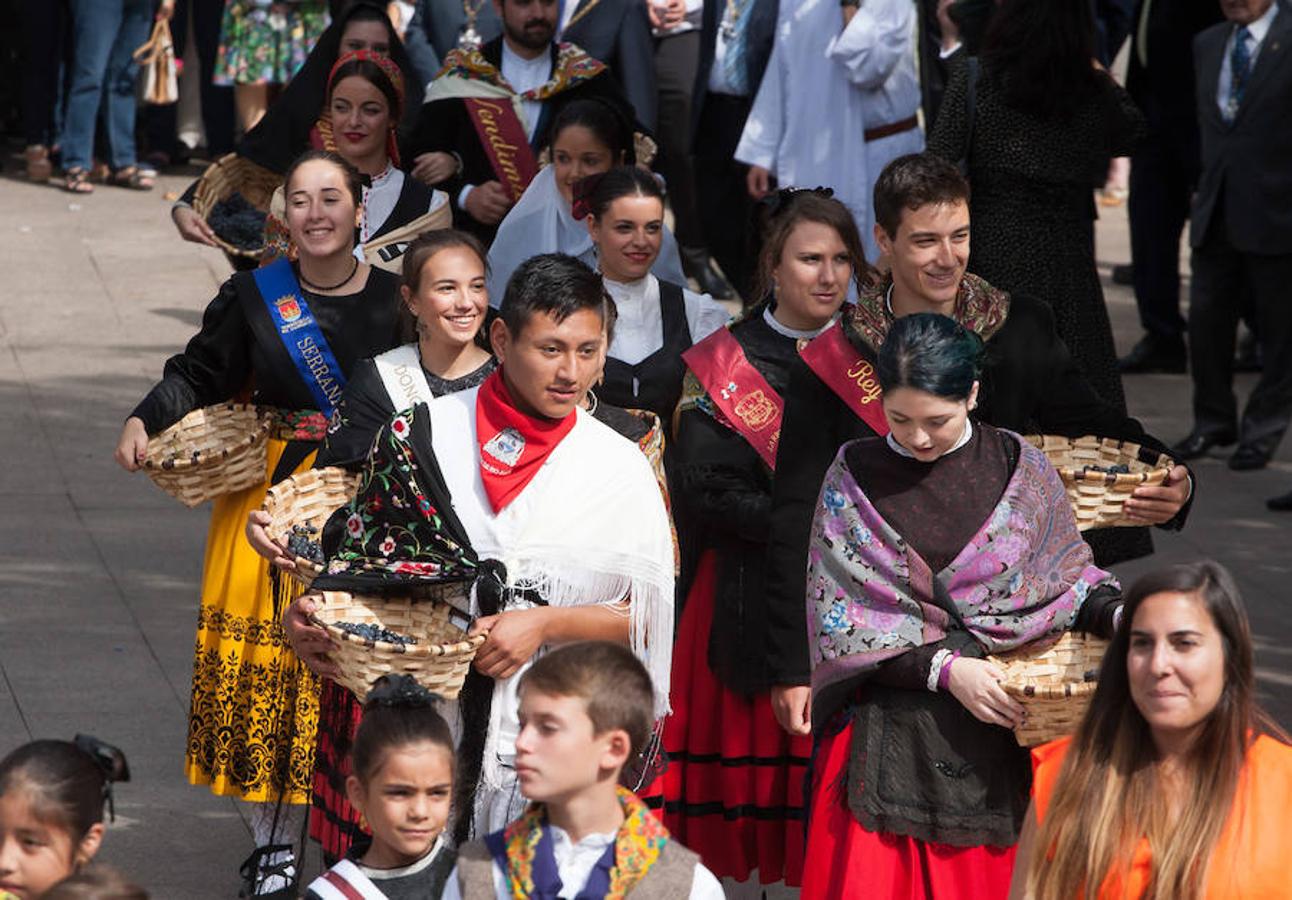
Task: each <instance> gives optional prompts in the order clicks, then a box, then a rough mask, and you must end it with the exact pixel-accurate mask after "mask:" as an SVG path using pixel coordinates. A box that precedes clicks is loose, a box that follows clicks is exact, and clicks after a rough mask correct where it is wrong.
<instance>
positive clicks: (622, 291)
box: [602, 275, 731, 366]
mask: <svg viewBox="0 0 1292 900" xmlns="http://www.w3.org/2000/svg"><path fill="white" fill-rule="evenodd" d="M602 280H603V281H604V282H605V285H606V290H607V291H608V292H609V293H610V297H611V299H613V300H614V301H615V307H616V309H617V310H618V312H619V318H618V320H617V321H616V322H615V339H614V341H612V342H611V344H610V356H611V357H613V358H614V359H617V360H620V361H621V362H625V363H627V364H628V365H630V366H635V365H637V363H639V362H641V361H642V360H643V359H645V358H646V357H648V356H650V355H651V354H652V353H654V352H655V351H656V350H658V349H659V348H660V347H663V346H664V317H663V311H662V310H661V309H660V303H659V279H658V278H656V277H655V276H654V275H647V276H646V277H645V278H641V279H639V280H637V281H628V282H620V281H611V280H610V279H609V278H604V279H602ZM682 299H683V301H684V302H685V304H686V324H687V327H688V328H690V330H691V343H693V344H696V343H699V342H700V341H702V340H703V339H704V338H706V337H708V336H709V335H710V334H712V333H713V332H715V331H717V330H718V329H719V328H721V327H722V326H724V325H726V324H727V321H728V320H729V319H730V318H731V314H730V313H728V312H727V310H726V308H725V307H724V306H722V304H720V303H718V301H716V300H714V299H713V298H712V297H710V296H709V295H708V294H697V293H695V292H694V291H691V290H688V289H687V288H685V287H684V288H682Z"/></svg>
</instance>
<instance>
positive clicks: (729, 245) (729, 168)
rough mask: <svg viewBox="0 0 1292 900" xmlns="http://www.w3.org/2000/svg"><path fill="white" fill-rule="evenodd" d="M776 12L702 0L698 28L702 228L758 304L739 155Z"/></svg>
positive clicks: (732, 277)
mask: <svg viewBox="0 0 1292 900" xmlns="http://www.w3.org/2000/svg"><path fill="white" fill-rule="evenodd" d="M728 10H731V12H732V13H734V16H732V20H730V21H728V18H727V17H728V15H730V13H729V12H728ZM777 11H778V0H747V2H746V3H745V4H744V5H743V6H740V7H739V8H738V11H737V9H736V8H735V6H734V4H729V3H727V2H726V0H704V15H703V18H702V20H701V28H700V63H699V67H698V69H697V71H696V78H695V99H694V104H693V106H692V109H693V110H694V116H695V119H694V125H693V128H692V134H693V135H694V140H693V142H692V146H693V147H694V153H695V184H696V199H697V201H698V203H697V205H698V206H699V210H700V225H701V229H702V231H703V234H704V239H705V243H706V244H708V247H709V252H710V253H712V254H713V258H714V259H716V260H717V261H718V265H720V266H721V267H722V271H723V274H725V275H726V276H727V281H729V282H730V283H731V285H732V287H734V288H735V289H736V291H737V292H738V293H739V294H740V295H741V296H742V297H743V298H745V300H746V301H747V302H756V301H758V300H759V299H761V298H758V297H752V296H750V292H751V289H752V282H753V271H754V264H755V262H756V260H755V259H754V251H753V243H754V240H753V239H754V235H753V230H754V223H753V201H752V200H750V198H749V191H748V190H747V189H746V187H745V173H746V172H747V171H748V170H749V167H748V166H746V165H745V164H744V163H740V162H737V161H736V159H735V153H736V145H737V144H739V143H740V135H741V132H743V131H744V130H745V119H746V118H748V116H749V108H750V107H751V106H752V105H753V102H754V97H756V96H757V95H758V86H759V84H761V83H762V80H763V72H764V71H766V69H767V60H768V59H769V58H770V57H771V55H772V41H773V39H774V37H775V34H776V15H777Z"/></svg>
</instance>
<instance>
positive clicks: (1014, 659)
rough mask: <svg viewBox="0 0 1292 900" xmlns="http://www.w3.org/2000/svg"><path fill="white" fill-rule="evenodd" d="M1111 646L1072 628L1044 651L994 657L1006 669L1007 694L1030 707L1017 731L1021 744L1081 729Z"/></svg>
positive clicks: (1040, 740) (1003, 685)
mask: <svg viewBox="0 0 1292 900" xmlns="http://www.w3.org/2000/svg"><path fill="white" fill-rule="evenodd" d="M1107 649H1108V642H1107V641H1105V640H1103V639H1101V638H1097V637H1093V636H1091V635H1088V634H1082V633H1081V632H1076V631H1069V632H1066V633H1064V635H1063V636H1062V637H1061V638H1059V640H1058V641H1057V642H1056V643H1054V644H1051V645H1050V646H1049V647H1046V648H1045V649H1044V650H1042V651H1041V652H1039V653H1036V652H1031V651H1028V650H1027V649H1024V650H1022V651H1020V652H1019V653H1013V654H1009V655H1006V656H992V657H989V659H990V660H991V661H992V662H994V663H995V664H996V665H998V666H1000V667H1001V668H1002V669H1004V670H1005V680H1004V681H1003V682H1002V683H1001V687H1003V688H1004V689H1005V693H1007V694H1009V695H1010V696H1011V697H1013V698H1014V699H1015V700H1017V701H1018V702H1019V703H1021V704H1022V705H1023V708H1024V709H1026V710H1027V721H1025V722H1024V723H1023V724H1022V725H1021V726H1020V727H1018V728H1016V729H1014V736H1015V737H1016V738H1017V739H1018V743H1019V745H1020V746H1023V747H1034V746H1036V745H1037V744H1043V743H1045V742H1046V741H1052V740H1054V739H1055V738H1060V737H1063V736H1064V735H1068V734H1072V732H1074V731H1076V730H1077V725H1078V724H1079V723H1080V722H1081V717H1082V716H1084V715H1085V714H1086V707H1087V706H1088V705H1089V704H1090V695H1091V694H1093V693H1094V692H1095V680H1096V678H1097V677H1098V675H1099V665H1100V663H1101V662H1103V658H1104V651H1105V650H1107Z"/></svg>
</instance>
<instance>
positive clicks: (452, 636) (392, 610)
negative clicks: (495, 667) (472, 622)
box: [310, 584, 485, 700]
mask: <svg viewBox="0 0 1292 900" xmlns="http://www.w3.org/2000/svg"><path fill="white" fill-rule="evenodd" d="M464 590H465V587H464V585H462V584H455V585H447V586H446V588H445V591H446V593H447V592H450V591H451V592H453V593H455V594H457V595H459V596H460V595H461V593H462V592H463V591H464ZM319 596H320V597H321V598H322V602H321V603H320V604H319V607H318V609H317V610H315V612H314V614H313V615H312V616H311V617H310V618H311V619H312V620H313V621H314V622H315V624H317V625H321V626H322V627H324V628H326V629H327V632H328V634H329V635H331V636H332V638H333V640H334V641H336V644H337V649H335V650H333V651H332V654H331V658H332V662H333V663H335V664H336V666H337V667H338V668H339V669H340V675H339V676H338V677H337V679H336V681H337V683H338V684H341V685H343V686H344V687H346V688H348V689H349V690H350V691H352V692H353V693H354V695H355V696H356V697H358V698H359V699H360V700H362V699H363V698H364V696H366V695H367V693H368V690H369V689H370V688H371V687H372V683H373V682H374V681H376V680H377V679H378V678H380V677H381V676H382V675H391V674H395V675H411V676H413V678H415V679H416V680H417V682H418V683H419V684H421V685H422V686H423V687H425V688H427V689H428V690H430V691H433V692H434V693H436V694H439V695H440V696H441V697H444V698H445V699H446V700H452V699H454V698H455V697H457V695H458V691H460V690H461V689H462V682H463V680H464V679H465V678H466V677H467V668H468V667H469V666H470V665H471V660H473V659H474V658H475V655H476V651H477V650H479V649H480V645H481V644H483V643H484V640H485V636H484V635H483V634H478V635H476V636H475V637H470V638H469V637H467V636H466V630H465V629H464V628H463V627H462V625H463V624H465V622H463V621H462V620H461V619H460V618H459V616H460V614H459V613H458V612H457V611H456V610H455V609H454V608H453V607H451V606H450V605H449V604H448V603H446V602H443V601H439V600H435V599H433V598H432V599H427V600H410V599H408V598H406V597H367V596H361V595H357V594H347V593H343V592H340V591H323V592H322V593H321V594H320V595H319ZM455 619H457V620H458V621H457V622H455V621H454V620H455ZM337 622H354V623H357V624H362V623H365V622H373V623H376V624H378V625H381V626H383V627H385V628H389V629H390V630H391V631H394V632H396V633H398V634H405V635H408V636H409V637H415V638H417V643H416V644H410V645H408V646H404V645H401V644H391V643H386V642H385V641H376V642H373V641H366V640H364V639H363V638H361V637H358V636H356V635H353V634H349V633H348V632H345V631H342V630H341V629H340V628H338V627H336V624H335V623H337ZM459 622H462V624H459Z"/></svg>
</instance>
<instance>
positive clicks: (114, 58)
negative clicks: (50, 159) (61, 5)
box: [62, 0, 174, 194]
mask: <svg viewBox="0 0 1292 900" xmlns="http://www.w3.org/2000/svg"><path fill="white" fill-rule="evenodd" d="M154 9H156V12H157V16H158V17H159V18H169V17H170V14H171V12H172V10H173V9H174V0H162V3H161V4H160V6H156V7H155V6H154V3H153V0H72V2H71V12H72V62H71V77H70V86H69V88H68V95H67V115H66V118H65V119H64V121H63V136H62V144H63V147H62V150H63V153H62V162H63V170H64V172H65V175H66V179H65V181H64V187H66V188H67V190H69V191H71V192H72V193H75V194H88V193H90V192H91V191H93V190H94V185H92V184H90V167H91V165H92V164H93V155H94V146H95V142H94V137H95V134H94V132H95V123H96V120H98V119H99V118H100V115H99V114H100V104H102V117H101V118H102V121H103V125H104V131H105V134H104V137H105V139H106V145H107V150H108V164H109V166H110V167H111V172H110V174H109V176H108V179H109V181H110V182H111V183H112V184H116V185H120V186H121V187H127V188H135V189H138V190H145V191H147V190H152V187H153V183H154V181H155V180H156V177H157V173H156V172H154V171H152V170H151V169H145V168H141V167H140V166H139V165H138V160H137V159H136V158H135V76H136V75H137V74H138V72H139V66H138V65H137V64H136V63H135V61H134V58H133V56H132V54H133V53H134V51H135V48H137V47H138V46H139V45H140V44H142V43H143V42H144V41H146V40H148V29H149V25H150V22H151V19H152V16H153V12H154Z"/></svg>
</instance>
